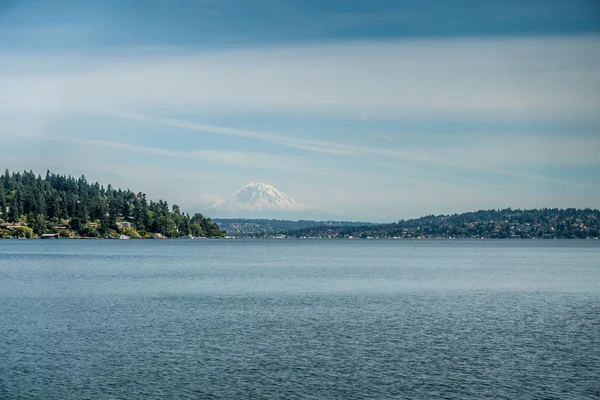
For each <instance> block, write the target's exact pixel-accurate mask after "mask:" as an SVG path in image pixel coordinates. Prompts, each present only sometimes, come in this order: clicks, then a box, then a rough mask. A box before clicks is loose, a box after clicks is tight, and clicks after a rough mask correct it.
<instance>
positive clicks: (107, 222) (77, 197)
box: [0, 169, 223, 238]
mask: <svg viewBox="0 0 600 400" xmlns="http://www.w3.org/2000/svg"><path fill="white" fill-rule="evenodd" d="M0 219H1V220H3V222H4V224H3V225H4V227H5V230H6V229H8V228H7V227H15V226H17V225H24V226H26V227H27V228H28V229H31V231H32V233H33V234H35V235H42V234H44V233H63V234H64V235H67V234H69V235H73V234H76V235H79V236H82V237H113V236H115V235H117V234H119V233H125V234H128V236H131V237H135V238H137V237H141V238H148V237H152V236H156V234H160V235H162V236H164V237H168V238H174V237H181V236H187V235H192V236H196V237H220V236H223V232H221V231H220V230H219V227H218V226H217V224H215V223H213V222H212V221H211V220H210V218H206V217H205V216H204V215H202V214H201V213H196V214H194V215H193V216H191V217H190V215H189V214H186V213H183V212H182V211H181V210H180V208H179V206H177V205H173V206H172V207H171V208H169V205H168V203H167V202H166V201H163V200H158V201H152V200H148V199H147V197H146V194H144V193H141V192H140V193H135V192H132V191H131V190H129V189H127V190H121V189H115V188H113V187H112V186H111V185H110V184H109V185H108V186H107V187H104V186H102V185H100V184H99V183H98V182H95V183H90V182H88V181H87V179H86V178H85V176H83V175H82V176H81V177H80V178H74V177H72V176H65V175H57V174H54V173H51V172H50V171H47V172H46V176H45V177H42V176H41V175H37V176H36V175H35V174H34V173H33V172H32V171H29V172H27V171H24V172H12V173H11V172H10V171H9V170H8V169H7V170H6V171H5V172H4V174H3V175H1V176H0ZM5 234H6V232H5Z"/></svg>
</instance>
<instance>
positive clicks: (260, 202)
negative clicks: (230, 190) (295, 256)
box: [209, 183, 313, 215]
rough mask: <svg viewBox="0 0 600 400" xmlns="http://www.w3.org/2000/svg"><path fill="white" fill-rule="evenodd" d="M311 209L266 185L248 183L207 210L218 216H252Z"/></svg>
mask: <svg viewBox="0 0 600 400" xmlns="http://www.w3.org/2000/svg"><path fill="white" fill-rule="evenodd" d="M311 209H313V207H311V206H307V205H305V204H302V203H300V202H298V201H296V200H294V199H293V198H291V197H290V196H288V195H287V194H285V193H283V192H281V191H279V190H277V189H276V188H274V187H273V186H271V185H267V184H266V183H249V184H247V185H246V186H244V187H243V188H241V189H240V190H238V191H237V192H235V193H234V194H233V196H232V197H230V198H229V199H227V200H223V201H218V202H216V203H214V204H213V205H212V206H211V207H210V208H209V210H210V211H211V212H213V213H218V214H232V213H234V214H239V213H244V214H248V215H252V214H254V213H263V212H270V211H271V212H272V211H278V212H286V213H298V212H303V211H308V210H311Z"/></svg>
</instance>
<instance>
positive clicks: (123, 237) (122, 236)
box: [119, 235, 129, 240]
mask: <svg viewBox="0 0 600 400" xmlns="http://www.w3.org/2000/svg"><path fill="white" fill-rule="evenodd" d="M119 239H121V240H125V239H129V236H126V235H121V236H119Z"/></svg>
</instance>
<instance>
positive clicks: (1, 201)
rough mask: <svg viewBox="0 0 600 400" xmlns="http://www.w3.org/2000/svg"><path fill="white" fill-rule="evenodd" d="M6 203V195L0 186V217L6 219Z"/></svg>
mask: <svg viewBox="0 0 600 400" xmlns="http://www.w3.org/2000/svg"><path fill="white" fill-rule="evenodd" d="M7 207H8V203H7V202H6V194H5V193H4V185H0V216H2V218H6V208H7Z"/></svg>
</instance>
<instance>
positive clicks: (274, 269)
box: [0, 240, 600, 399]
mask: <svg viewBox="0 0 600 400" xmlns="http://www.w3.org/2000/svg"><path fill="white" fill-rule="evenodd" d="M0 398H2V399H109V398H112V399H185V398H222V399H232V398H259V399H260V398H288V399H296V398H298V399H299V398H306V399H362V398H386V399H388V398H406V399H430V398H456V399H482V398H495V399H530V398H539V399H554V398H555V399H586V398H589V399H593V398H596V399H597V398H600V243H599V242H598V241H539V240H538V241H535V240H534V241H377V240H371V241H368V240H365V241H343V240H331V241H329V240H291V241H287V240H279V241H278V240H248V241H243V240H233V241H209V240H205V241H201V240H197V241H176V240H174V241H134V240H129V241H108V240H106V241H85V240H80V241H69V240H49V241H18V240H13V241H9V240H4V241H0Z"/></svg>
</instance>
